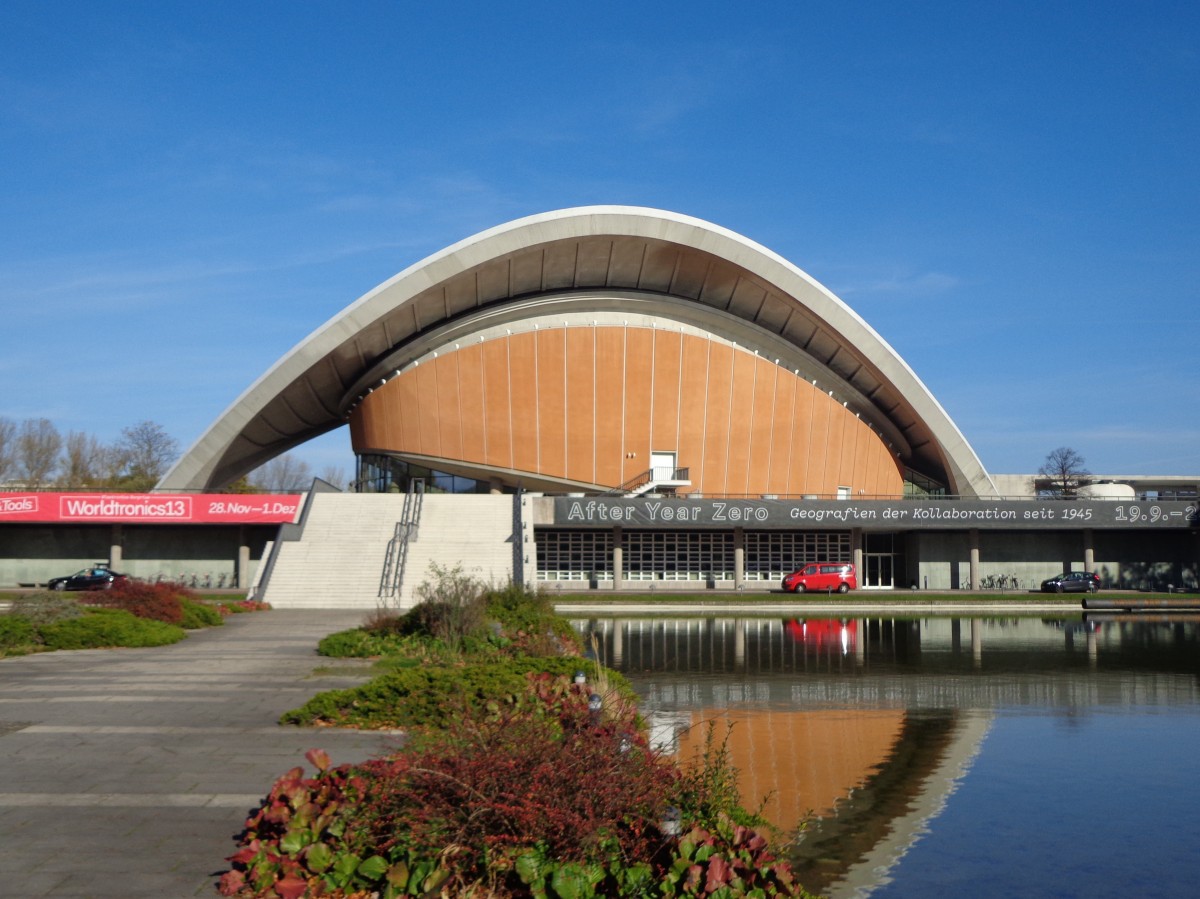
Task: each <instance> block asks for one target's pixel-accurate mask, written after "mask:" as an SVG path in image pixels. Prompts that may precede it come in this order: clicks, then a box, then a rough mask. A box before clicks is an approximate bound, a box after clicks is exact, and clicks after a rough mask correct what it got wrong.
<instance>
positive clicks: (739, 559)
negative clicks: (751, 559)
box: [733, 528, 746, 590]
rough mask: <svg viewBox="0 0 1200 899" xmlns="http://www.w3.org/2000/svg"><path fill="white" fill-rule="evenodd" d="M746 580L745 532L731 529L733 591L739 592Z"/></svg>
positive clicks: (740, 529)
mask: <svg viewBox="0 0 1200 899" xmlns="http://www.w3.org/2000/svg"><path fill="white" fill-rule="evenodd" d="M745 580H746V532H745V531H744V530H743V529H742V528H734V529H733V589H735V590H741V589H742V586H743V585H744V583H745Z"/></svg>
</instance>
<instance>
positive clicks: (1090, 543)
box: [1083, 528, 1096, 571]
mask: <svg viewBox="0 0 1200 899" xmlns="http://www.w3.org/2000/svg"><path fill="white" fill-rule="evenodd" d="M1083 570H1084V571H1095V570H1096V533H1095V531H1093V530H1092V529H1091V528H1084V529H1083Z"/></svg>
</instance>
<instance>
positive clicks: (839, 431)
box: [350, 325, 903, 497]
mask: <svg viewBox="0 0 1200 899" xmlns="http://www.w3.org/2000/svg"><path fill="white" fill-rule="evenodd" d="M350 427H351V437H352V441H353V445H354V450H355V452H356V453H359V454H367V453H379V454H393V455H396V456H400V457H402V458H403V457H421V458H422V460H423V462H424V464H427V465H431V466H432V467H434V468H437V464H436V461H434V460H437V459H444V460H446V462H447V463H448V464H454V465H455V466H457V467H462V466H467V467H470V468H472V469H477V470H479V471H480V472H481V475H480V476H481V477H484V476H486V475H485V473H486V472H488V471H489V470H490V471H493V472H495V473H496V474H495V476H496V479H497V480H499V481H500V482H502V483H505V484H509V485H510V486H515V481H516V480H520V478H521V475H522V473H527V474H528V475H529V476H530V478H531V479H537V480H538V481H541V482H545V481H560V482H561V483H562V484H563V486H564V488H566V487H570V486H602V487H616V486H619V485H620V484H622V483H625V482H626V481H628V480H630V479H631V478H634V477H636V476H637V475H638V474H640V473H641V472H643V471H645V470H647V469H648V468H649V467H650V456H651V453H652V452H653V453H674V454H675V457H676V465H677V466H678V467H681V468H687V469H689V472H690V474H689V478H690V480H691V486H690V487H688V488H686V491H685V492H692V491H696V492H702V493H705V494H708V495H713V496H716V495H736V496H761V495H763V494H772V495H778V496H803V495H818V496H834V495H837V494H838V493H839V491H841V492H842V494H843V495H845V494H846V493H847V492H848V494H849V495H851V496H854V497H897V496H900V495H901V494H902V492H903V475H902V471H901V469H900V466H899V465H898V463H897V460H896V457H895V456H894V455H893V454H892V453H891V452H890V451H889V450H888V447H887V445H886V444H885V443H884V441H883V440H882V439H881V437H880V436H879V434H877V433H876V432H875V431H874V430H872V429H871V428H870V427H869V426H868V425H867V424H866V423H865V422H863V421H862V420H860V419H859V418H858V417H857V416H856V415H855V414H854V413H853V412H851V411H849V410H848V409H847V408H846V407H845V406H843V404H842V403H841V402H840V401H838V400H836V399H835V398H834V397H833V396H831V395H829V394H828V392H826V391H822V390H820V389H818V388H817V387H816V386H814V385H813V384H812V383H811V382H809V381H806V380H804V379H802V378H799V377H797V376H796V375H795V374H794V373H793V372H792V371H791V370H789V369H786V368H782V367H780V366H778V365H776V364H775V363H773V362H771V361H770V360H767V359H764V358H762V357H760V356H757V355H755V354H754V353H750V352H747V351H746V350H743V349H740V348H739V347H736V346H733V345H730V344H727V343H724V342H721V341H717V340H712V339H709V338H706V337H703V336H700V335H695V334H686V333H681V332H680V331H671V330H665V329H658V328H649V327H633V326H623V327H622V326H604V325H600V326H591V327H586V326H584V327H573V328H558V329H542V330H534V331H527V332H524V333H520V334H512V335H507V336H501V337H496V338H494V339H491V340H485V341H483V342H482V343H476V344H472V345H469V346H466V347H464V348H462V349H458V350H454V351H451V352H442V353H440V354H438V355H437V356H436V357H432V358H427V359H426V360H424V361H423V362H422V363H421V364H420V365H419V366H415V367H413V368H411V369H409V370H407V371H405V372H403V373H402V374H400V375H398V376H396V377H395V378H393V379H391V380H390V381H388V382H387V383H386V384H385V385H382V386H380V387H378V388H376V389H375V390H374V391H373V392H372V393H371V394H370V395H369V396H367V397H366V398H365V400H364V401H363V402H362V404H361V405H359V406H358V407H357V408H356V409H355V411H354V413H353V414H352V417H351V421H350Z"/></svg>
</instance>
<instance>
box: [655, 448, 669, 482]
mask: <svg viewBox="0 0 1200 899" xmlns="http://www.w3.org/2000/svg"><path fill="white" fill-rule="evenodd" d="M650 472H651V474H650V478H651V479H652V480H654V481H673V480H675V454H674V453H656V452H651V453H650Z"/></svg>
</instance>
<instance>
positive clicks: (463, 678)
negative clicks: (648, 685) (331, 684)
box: [280, 656, 632, 729]
mask: <svg viewBox="0 0 1200 899" xmlns="http://www.w3.org/2000/svg"><path fill="white" fill-rule="evenodd" d="M579 664H580V660H579V659H572V658H561V657H560V658H533V657H527V656H519V657H515V658H498V659H496V660H494V661H492V662H489V663H471V664H466V665H461V666H434V665H430V666H425V667H421V668H406V669H402V670H399V671H394V672H391V673H389V674H385V675H382V676H380V677H377V678H375V679H374V680H372V681H369V682H367V683H365V684H363V685H362V686H359V687H354V688H351V689H348V690H329V691H327V692H325V693H318V694H317V695H316V696H314V697H313V698H312V699H310V700H309V701H308V702H307V703H305V704H304V705H303V706H301V707H300V708H298V709H293V710H292V711H290V712H287V713H285V714H284V715H283V717H282V718H281V719H280V721H281V723H283V724H303V725H309V724H337V725H342V726H347V727H365V728H387V727H403V728H413V727H416V728H427V729H445V728H449V727H453V726H456V725H458V724H459V723H461V721H462V719H463V718H464V717H477V716H479V715H481V714H485V713H487V712H488V711H489V710H494V709H496V708H499V707H500V706H502V705H511V704H512V703H514V702H515V701H516V699H517V697H518V696H519V695H520V694H521V693H523V692H525V690H526V675H527V674H536V673H547V674H556V675H562V676H570V675H572V674H573V673H574V672H575V671H576V670H577V669H578V667H579ZM609 677H610V678H612V680H613V681H614V684H615V689H616V690H617V691H619V692H621V693H622V694H624V695H632V690H631V689H630V687H629V684H628V681H626V680H625V679H624V678H623V677H622V676H621V675H619V674H617V673H616V672H610V673H609Z"/></svg>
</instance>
